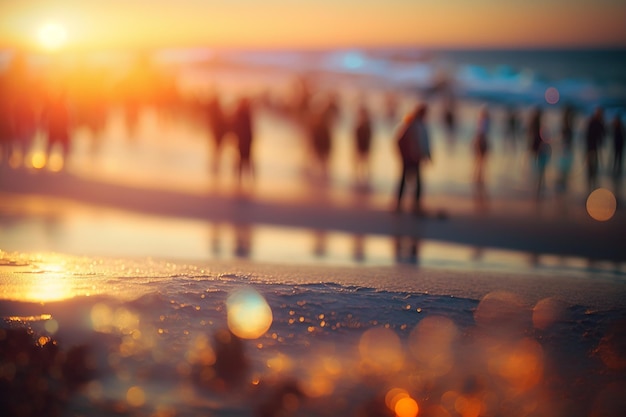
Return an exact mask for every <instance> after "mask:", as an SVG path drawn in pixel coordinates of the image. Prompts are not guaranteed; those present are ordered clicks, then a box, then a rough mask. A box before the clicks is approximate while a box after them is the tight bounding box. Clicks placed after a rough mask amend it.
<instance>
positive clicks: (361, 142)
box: [354, 105, 372, 185]
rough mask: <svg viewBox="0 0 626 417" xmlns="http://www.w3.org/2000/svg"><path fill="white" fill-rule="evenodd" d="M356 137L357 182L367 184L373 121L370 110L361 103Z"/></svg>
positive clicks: (355, 132) (355, 130)
mask: <svg viewBox="0 0 626 417" xmlns="http://www.w3.org/2000/svg"><path fill="white" fill-rule="evenodd" d="M354 139H355V151H356V153H355V154H356V161H355V163H356V166H355V168H356V182H357V184H358V185H367V183H368V182H369V174H370V173H369V157H370V147H371V142H372V122H371V119H370V115H369V112H368V110H367V108H366V107H365V106H364V105H361V106H360V107H359V110H358V114H357V120H356V127H355V129H354Z"/></svg>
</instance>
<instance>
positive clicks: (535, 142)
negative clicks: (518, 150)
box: [528, 107, 542, 163]
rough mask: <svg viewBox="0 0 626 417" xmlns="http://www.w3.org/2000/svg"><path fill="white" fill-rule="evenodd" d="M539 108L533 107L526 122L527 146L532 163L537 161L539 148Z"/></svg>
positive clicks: (540, 113) (540, 112)
mask: <svg viewBox="0 0 626 417" xmlns="http://www.w3.org/2000/svg"><path fill="white" fill-rule="evenodd" d="M541 116H542V111H541V108H539V107H535V108H534V109H533V110H532V113H531V114H530V121H529V123H528V148H529V151H530V157H531V159H532V161H533V163H537V157H538V156H539V148H540V147H541V140H542V139H541Z"/></svg>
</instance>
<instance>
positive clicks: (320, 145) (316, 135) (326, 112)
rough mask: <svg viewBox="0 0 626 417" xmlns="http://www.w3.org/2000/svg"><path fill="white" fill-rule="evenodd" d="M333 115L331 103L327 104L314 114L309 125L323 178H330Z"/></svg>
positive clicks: (314, 151)
mask: <svg viewBox="0 0 626 417" xmlns="http://www.w3.org/2000/svg"><path fill="white" fill-rule="evenodd" d="M332 117H333V109H332V107H330V106H329V105H326V106H324V107H323V108H321V109H318V110H317V111H315V112H314V113H313V114H312V116H311V121H310V126H309V128H310V135H311V137H310V140H311V146H312V149H313V154H314V156H315V160H316V162H317V166H318V169H319V173H320V174H321V178H322V179H323V180H327V179H328V163H329V159H330V152H331V147H332V139H331V122H332Z"/></svg>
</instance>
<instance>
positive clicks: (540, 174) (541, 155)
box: [536, 138, 552, 197]
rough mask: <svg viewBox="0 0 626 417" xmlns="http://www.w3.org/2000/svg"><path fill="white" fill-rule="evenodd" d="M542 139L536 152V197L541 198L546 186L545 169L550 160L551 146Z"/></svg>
mask: <svg viewBox="0 0 626 417" xmlns="http://www.w3.org/2000/svg"><path fill="white" fill-rule="evenodd" d="M547 139H548V138H544V139H543V140H542V141H541V143H540V144H539V150H538V151H537V189H536V191H537V197H541V194H542V193H543V191H544V189H545V185H546V168H547V167H548V164H549V163H550V159H551V158H552V145H550V142H549V141H548V140H547Z"/></svg>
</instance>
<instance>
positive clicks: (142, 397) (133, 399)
mask: <svg viewBox="0 0 626 417" xmlns="http://www.w3.org/2000/svg"><path fill="white" fill-rule="evenodd" d="M126 401H127V402H128V404H129V405H131V406H133V407H141V406H142V405H144V403H145V402H146V394H145V393H144V391H143V389H142V388H141V387H138V386H134V387H130V388H129V389H128V391H126Z"/></svg>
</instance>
